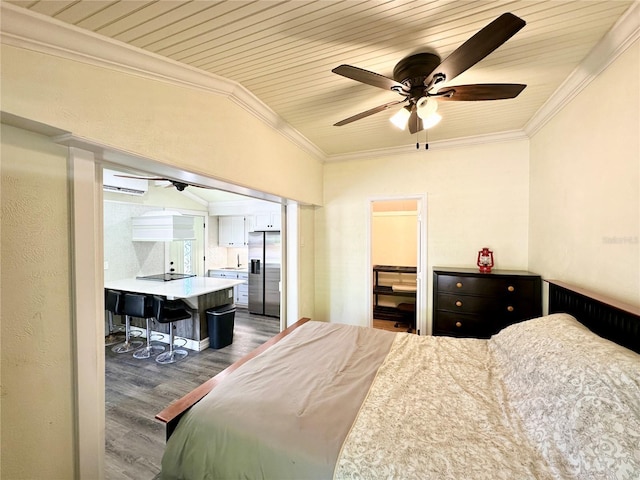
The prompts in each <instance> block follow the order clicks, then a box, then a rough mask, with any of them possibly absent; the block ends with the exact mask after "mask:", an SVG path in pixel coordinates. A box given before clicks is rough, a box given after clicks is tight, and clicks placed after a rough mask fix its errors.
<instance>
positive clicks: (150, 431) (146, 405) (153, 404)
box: [105, 309, 280, 480]
mask: <svg viewBox="0 0 640 480" xmlns="http://www.w3.org/2000/svg"><path fill="white" fill-rule="evenodd" d="M279 324H280V320H279V319H277V318H271V317H263V316H259V315H252V314H249V313H248V312H247V310H245V309H237V311H236V316H235V327H234V336H233V343H232V344H231V345H228V346H227V347H225V348H221V349H219V350H215V349H206V350H203V351H202V352H193V351H191V350H189V355H188V356H187V358H186V359H184V360H182V361H180V362H178V363H175V364H171V365H160V364H158V363H156V362H155V360H154V359H146V360H138V359H135V358H133V355H132V353H123V354H116V353H113V352H112V351H111V348H110V347H107V348H105V387H106V388H105V415H106V419H105V423H106V432H105V458H106V479H107V480H130V479H131V480H151V479H154V478H155V477H156V476H157V475H158V474H159V473H160V461H161V459H162V453H163V451H164V444H165V429H164V425H163V424H162V423H160V422H159V421H157V420H155V418H154V416H155V414H156V413H158V412H159V411H161V410H162V409H164V408H165V407H166V406H167V405H169V404H170V403H171V402H173V401H174V400H176V399H178V398H180V397H182V396H183V395H185V394H186V393H188V392H189V391H191V390H193V389H194V388H196V387H197V386H198V385H200V384H201V383H203V382H204V381H206V380H208V379H209V378H210V377H212V376H214V375H216V374H217V373H219V372H221V371H222V370H224V369H225V368H227V367H228V366H229V365H231V364H232V363H234V362H235V361H236V360H239V359H240V358H242V357H243V356H245V355H246V354H248V353H249V352H251V351H252V350H254V349H255V348H256V347H258V346H259V345H261V344H263V343H264V342H266V341H267V340H268V339H269V338H271V337H273V336H274V335H276V334H277V333H278V332H279V330H280V329H279Z"/></svg>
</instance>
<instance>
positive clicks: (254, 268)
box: [251, 259, 260, 275]
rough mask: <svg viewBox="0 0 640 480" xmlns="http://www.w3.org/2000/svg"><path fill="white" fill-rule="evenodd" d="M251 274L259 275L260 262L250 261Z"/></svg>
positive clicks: (256, 260)
mask: <svg viewBox="0 0 640 480" xmlns="http://www.w3.org/2000/svg"><path fill="white" fill-rule="evenodd" d="M251 273H253V274H255V275H259V274H260V260H258V259H252V260H251Z"/></svg>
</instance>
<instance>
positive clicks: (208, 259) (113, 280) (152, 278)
mask: <svg viewBox="0 0 640 480" xmlns="http://www.w3.org/2000/svg"><path fill="white" fill-rule="evenodd" d="M132 177H134V178H132ZM136 177H137V178H136ZM103 205H104V261H105V264H104V281H105V288H106V289H114V290H118V291H123V292H137V293H141V294H146V295H159V296H161V297H163V298H166V299H167V300H180V301H181V302H182V304H184V305H186V307H187V308H188V309H189V310H190V312H191V317H192V318H191V320H184V321H180V322H175V335H176V336H177V337H182V338H183V339H184V340H185V342H186V343H185V345H184V347H185V348H188V349H191V350H196V351H200V350H204V349H205V348H208V347H209V335H208V328H207V316H206V311H207V310H208V309H212V308H214V307H220V306H224V305H230V304H232V305H234V306H235V308H236V309H238V311H240V310H241V309H246V311H247V312H249V313H251V314H254V315H263V316H269V317H280V303H281V301H280V292H281V283H280V276H281V269H280V265H281V258H282V243H281V238H280V229H281V218H282V207H281V205H280V204H278V203H274V202H268V201H264V200H259V199H254V198H250V197H244V196H241V195H237V194H231V193H227V192H222V191H218V190H212V189H204V188H199V187H195V186H184V187H182V188H178V185H175V184H172V182H170V181H162V180H158V179H147V178H144V177H143V176H142V175H137V176H135V175H131V174H130V173H127V174H123V173H121V172H115V171H110V170H107V169H105V171H104V203H103ZM118 322H122V320H121V319H117V321H116V323H117V324H118V325H119V323H118ZM131 323H132V326H133V327H135V328H137V329H138V330H142V331H145V328H146V323H145V320H144V319H138V318H134V319H132V322H131ZM105 325H106V327H105V330H106V333H107V334H108V333H109V328H110V327H109V325H108V323H107V322H105ZM152 325H153V326H152V332H151V333H152V334H153V336H154V340H155V339H159V341H161V342H165V343H168V342H169V335H168V332H169V326H168V325H166V324H161V323H158V322H153V324H152ZM116 326H117V325H116ZM145 336H146V333H145Z"/></svg>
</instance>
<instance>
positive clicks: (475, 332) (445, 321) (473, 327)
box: [433, 311, 494, 338]
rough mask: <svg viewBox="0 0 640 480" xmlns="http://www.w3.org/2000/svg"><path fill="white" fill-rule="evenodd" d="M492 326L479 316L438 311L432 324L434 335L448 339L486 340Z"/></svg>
mask: <svg viewBox="0 0 640 480" xmlns="http://www.w3.org/2000/svg"><path fill="white" fill-rule="evenodd" d="M493 329H494V327H493V325H492V324H491V323H490V322H487V321H486V320H484V319H483V318H482V317H481V316H479V315H465V314H458V313H453V312H443V311H438V312H437V315H436V320H435V321H434V324H433V334H434V335H447V336H449V337H476V338H488V337H489V336H491V334H492V333H493Z"/></svg>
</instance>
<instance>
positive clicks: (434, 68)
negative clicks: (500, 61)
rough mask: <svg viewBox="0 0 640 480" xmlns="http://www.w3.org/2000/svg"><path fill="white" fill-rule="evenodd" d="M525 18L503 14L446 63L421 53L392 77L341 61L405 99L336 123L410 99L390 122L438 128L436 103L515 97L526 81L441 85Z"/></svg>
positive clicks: (355, 74) (344, 71) (358, 76)
mask: <svg viewBox="0 0 640 480" xmlns="http://www.w3.org/2000/svg"><path fill="white" fill-rule="evenodd" d="M525 25H526V22H525V21H524V20H522V19H521V18H519V17H517V16H515V15H514V14H512V13H504V14H502V15H500V16H499V17H498V18H496V19H495V20H494V21H492V22H491V23H489V24H488V25H487V26H485V27H484V28H482V29H481V30H480V31H479V32H477V33H476V34H475V35H473V36H472V37H471V38H469V39H468V40H467V41H466V42H464V43H463V44H462V45H460V46H459V47H458V48H457V49H456V50H454V51H453V53H451V54H450V55H449V56H448V57H447V58H446V59H445V60H444V61H441V60H440V57H439V56H438V55H436V54H434V53H417V54H413V55H410V56H408V57H405V58H403V59H402V60H400V61H399V62H398V63H397V64H396V66H395V67H394V69H393V78H388V77H385V76H384V75H380V74H378V73H375V72H370V71H368V70H364V69H362V68H359V67H354V66H351V65H340V66H338V67H336V68H334V69H333V70H332V72H333V73H337V74H338V75H342V76H344V77H347V78H350V79H352V80H356V81H358V82H361V83H365V84H367V85H371V86H374V87H378V88H382V89H385V90H391V91H393V92H395V93H397V94H399V95H401V96H402V97H403V98H402V99H401V100H398V101H394V102H389V103H386V104H384V105H380V106H378V107H374V108H372V109H369V110H367V111H365V112H361V113H359V114H356V115H353V116H351V117H349V118H346V119H344V120H341V121H340V122H337V123H335V124H334V125H335V126H338V127H339V126H343V125H347V124H349V123H352V122H355V121H356V120H360V119H362V118H365V117H368V116H370V115H373V114H375V113H378V112H382V111H383V110H387V109H389V108H390V107H392V106H394V105H399V104H402V103H406V104H405V105H403V107H402V108H401V109H400V110H399V111H398V112H397V113H396V114H395V115H393V116H392V117H391V118H390V120H391V122H392V123H393V124H394V125H396V126H397V127H398V128H400V129H402V130H404V129H405V128H406V126H407V125H408V126H409V132H410V133H412V134H413V133H416V132H419V131H421V130H425V129H428V128H431V127H433V126H435V125H436V124H437V123H438V122H439V121H440V120H441V119H442V116H441V115H440V114H438V113H436V110H437V109H438V101H440V100H442V101H480V100H502V99H508V98H515V97H517V96H518V95H519V94H520V92H522V90H524V88H525V87H526V85H522V84H511V83H504V84H503V83H491V84H474V85H456V86H448V87H444V88H441V87H442V86H443V85H444V84H445V83H446V82H449V81H451V80H452V79H453V78H455V77H457V76H458V75H460V74H461V73H462V72H464V71H466V70H467V69H469V68H471V67H472V66H473V65H475V64H476V63H478V62H479V61H480V60H482V59H483V58H485V57H486V56H487V55H489V54H490V53H491V52H493V51H494V50H495V49H496V48H498V47H499V46H500V45H502V44H503V43H505V42H506V41H507V40H509V39H510V38H511V37H512V36H513V35H515V34H516V33H517V32H518V31H519V30H520V29H521V28H522V27H524V26H525Z"/></svg>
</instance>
